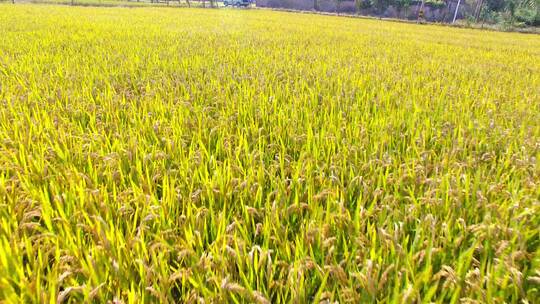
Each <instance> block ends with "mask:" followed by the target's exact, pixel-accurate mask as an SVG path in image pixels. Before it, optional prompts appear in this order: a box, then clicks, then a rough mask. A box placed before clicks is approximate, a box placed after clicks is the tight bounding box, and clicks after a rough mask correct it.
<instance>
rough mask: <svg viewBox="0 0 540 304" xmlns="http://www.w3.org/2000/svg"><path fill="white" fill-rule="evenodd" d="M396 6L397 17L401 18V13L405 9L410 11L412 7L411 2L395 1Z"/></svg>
mask: <svg viewBox="0 0 540 304" xmlns="http://www.w3.org/2000/svg"><path fill="white" fill-rule="evenodd" d="M394 5H395V7H396V10H397V17H398V18H401V12H402V11H403V9H405V10H406V9H408V8H409V6H410V5H411V0H395V2H394Z"/></svg>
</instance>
